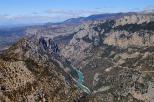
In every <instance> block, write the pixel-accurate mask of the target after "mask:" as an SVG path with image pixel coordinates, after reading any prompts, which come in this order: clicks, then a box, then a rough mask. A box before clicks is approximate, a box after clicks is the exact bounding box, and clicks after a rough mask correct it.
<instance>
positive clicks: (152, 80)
mask: <svg viewBox="0 0 154 102" xmlns="http://www.w3.org/2000/svg"><path fill="white" fill-rule="evenodd" d="M111 18H112V17H110V19H105V20H99V21H98V20H96V21H91V22H86V23H83V24H82V25H80V26H79V27H76V28H75V29H72V30H71V33H69V34H66V35H59V36H56V37H52V39H51V36H49V35H48V34H46V33H45V34H44V33H42V35H41V36H40V34H38V35H37V34H36V35H32V36H30V37H27V38H25V39H23V40H21V41H19V42H18V43H17V44H16V45H14V46H12V47H11V48H10V49H8V50H6V51H5V52H3V53H2V55H1V56H0V72H1V73H0V87H1V91H0V99H1V100H2V101H4V102H5V101H6V102H9V101H10V102H13V101H15V102H18V101H19V102H22V101H28V102H33V101H43V102H45V101H48V102H73V101H74V102H76V101H77V102H78V101H79V102H153V100H154V59H153V56H154V15H153V14H152V13H146V14H141V13H139V14H137V13H135V14H131V15H126V16H122V17H114V18H113V19H111ZM55 30H56V29H55ZM44 31H45V30H44ZM47 32H48V31H47ZM63 32H65V31H63ZM65 33H66V32H65ZM43 34H44V35H43ZM70 63H73V66H75V67H77V68H80V71H81V72H83V75H84V80H85V81H84V82H83V83H84V84H85V85H86V86H87V87H88V88H89V89H90V90H91V91H92V93H91V94H90V95H85V94H84V92H83V91H82V90H80V89H79V88H78V87H77V86H76V83H75V81H74V80H75V79H77V75H76V74H77V73H75V72H74V70H73V69H72V68H71V67H70Z"/></svg>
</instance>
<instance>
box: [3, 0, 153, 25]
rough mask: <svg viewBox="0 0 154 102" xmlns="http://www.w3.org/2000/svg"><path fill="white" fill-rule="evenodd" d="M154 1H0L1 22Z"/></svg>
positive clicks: (140, 6)
mask: <svg viewBox="0 0 154 102" xmlns="http://www.w3.org/2000/svg"><path fill="white" fill-rule="evenodd" d="M153 8H154V0H0V22H1V24H16V23H19V24H28V23H44V22H60V21H63V20H66V19H68V18H74V17H80V16H88V15H91V14H99V13H112V12H129V11H143V10H145V9H153Z"/></svg>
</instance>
